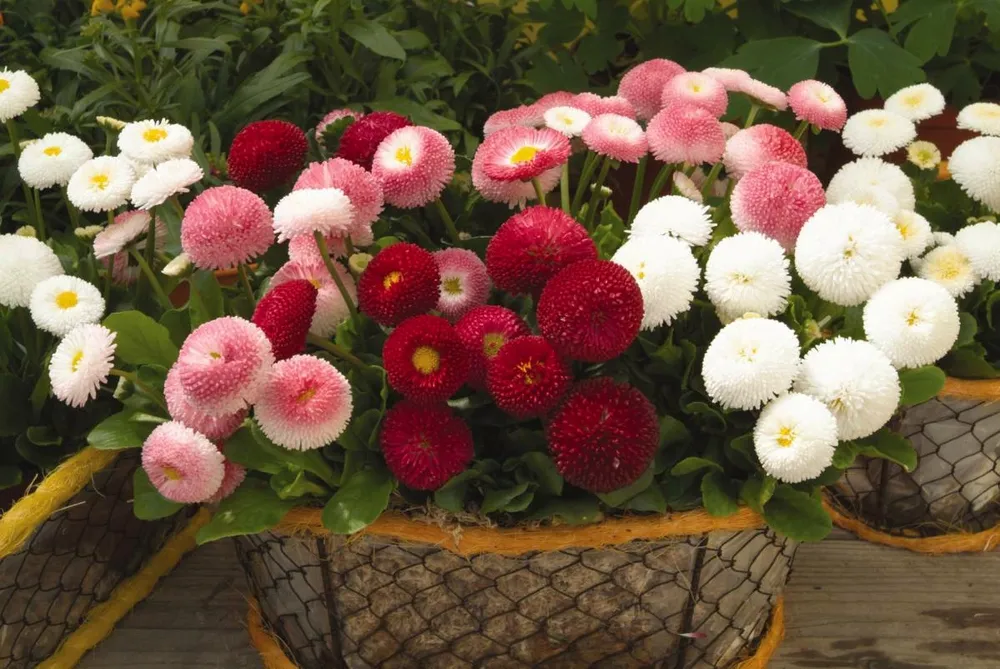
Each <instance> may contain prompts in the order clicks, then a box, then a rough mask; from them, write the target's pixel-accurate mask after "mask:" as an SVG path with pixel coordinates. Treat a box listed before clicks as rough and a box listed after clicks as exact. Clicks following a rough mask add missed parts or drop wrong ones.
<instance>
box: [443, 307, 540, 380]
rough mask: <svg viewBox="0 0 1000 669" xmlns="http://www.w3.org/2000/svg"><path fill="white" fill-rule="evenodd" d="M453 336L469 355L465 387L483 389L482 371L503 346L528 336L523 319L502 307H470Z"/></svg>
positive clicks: (528, 331) (456, 326) (484, 370)
mask: <svg viewBox="0 0 1000 669" xmlns="http://www.w3.org/2000/svg"><path fill="white" fill-rule="evenodd" d="M455 333H456V334H458V338H459V339H461V340H462V345H463V346H465V350H466V351H467V352H468V353H469V364H470V368H469V379H468V380H469V385H470V386H472V387H473V388H476V389H477V390H482V389H483V388H485V387H486V370H487V368H488V366H489V362H490V361H491V360H492V359H493V358H495V357H496V356H497V353H499V352H500V349H501V348H503V347H504V346H505V345H506V344H507V342H509V341H511V340H514V339H517V338H518V337H527V336H528V335H530V334H531V330H529V329H528V326H527V324H526V323H525V322H524V319H523V318H521V317H520V316H518V315H517V314H516V313H515V312H513V311H511V310H510V309H507V308H506V307H498V306H495V305H492V304H486V305H483V306H481V307H473V308H472V309H470V310H469V311H468V312H466V314H465V315H464V316H462V318H460V319H459V321H458V323H456V324H455Z"/></svg>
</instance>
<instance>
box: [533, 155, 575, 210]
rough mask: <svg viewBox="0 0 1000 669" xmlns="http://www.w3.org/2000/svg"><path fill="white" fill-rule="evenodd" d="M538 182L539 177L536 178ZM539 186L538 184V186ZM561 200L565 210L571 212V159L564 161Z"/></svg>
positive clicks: (560, 187)
mask: <svg viewBox="0 0 1000 669" xmlns="http://www.w3.org/2000/svg"><path fill="white" fill-rule="evenodd" d="M535 181H536V182H537V179H536V180H535ZM536 188H537V186H536ZM559 201H560V204H561V205H562V208H563V211H565V212H566V213H567V214H568V213H569V211H570V209H569V205H570V202H569V161H568V160H567V161H566V162H565V163H563V167H562V176H561V177H560V178H559Z"/></svg>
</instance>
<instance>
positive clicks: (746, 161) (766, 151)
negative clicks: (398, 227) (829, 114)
mask: <svg viewBox="0 0 1000 669" xmlns="http://www.w3.org/2000/svg"><path fill="white" fill-rule="evenodd" d="M722 160H723V162H724V163H725V165H726V174H728V175H730V178H733V179H742V178H743V175H744V174H746V173H747V172H749V171H750V170H752V169H754V168H755V167H760V166H761V165H763V164H764V163H769V162H772V161H778V162H782V163H791V164H792V165H797V166H799V167H805V166H806V151H805V149H803V148H802V145H801V144H800V143H799V140H797V139H795V138H794V137H792V136H791V134H789V133H788V131H787V130H782V129H781V128H779V127H777V126H774V125H769V124H767V123H760V124H758V125H753V126H750V127H749V128H744V129H743V130H740V131H739V132H738V133H736V134H735V135H733V136H732V137H730V138H729V141H727V142H726V152H725V155H724V156H723V157H722Z"/></svg>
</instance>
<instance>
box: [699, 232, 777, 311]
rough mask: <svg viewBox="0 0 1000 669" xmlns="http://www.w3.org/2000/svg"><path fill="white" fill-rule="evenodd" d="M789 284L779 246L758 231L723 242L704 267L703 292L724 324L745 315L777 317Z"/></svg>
mask: <svg viewBox="0 0 1000 669" xmlns="http://www.w3.org/2000/svg"><path fill="white" fill-rule="evenodd" d="M791 285H792V278H791V276H790V275H789V273H788V258H787V257H786V256H785V251H784V249H782V247H781V244H779V243H778V242H777V241H775V240H773V239H771V238H770V237H768V236H766V235H762V234H761V233H759V232H741V233H739V234H737V235H733V236H732V237H727V238H725V239H723V240H722V241H720V242H719V243H718V244H717V245H716V246H715V248H714V249H712V254H711V255H710V256H709V257H708V263H707V264H706V265H705V292H706V293H708V299H709V300H711V301H712V304H714V305H715V309H716V311H718V313H719V318H720V319H721V320H722V322H724V323H726V322H729V321H731V320H733V319H736V318H739V317H740V316H742V315H743V314H745V313H756V314H760V315H761V316H776V315H777V314H780V313H781V312H783V311H784V310H785V305H786V304H787V299H788V295H789V294H790V293H791V292H792V287H791Z"/></svg>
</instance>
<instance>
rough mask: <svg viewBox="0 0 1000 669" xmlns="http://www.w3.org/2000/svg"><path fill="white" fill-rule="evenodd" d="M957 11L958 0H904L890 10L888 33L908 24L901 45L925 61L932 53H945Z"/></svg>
mask: <svg viewBox="0 0 1000 669" xmlns="http://www.w3.org/2000/svg"><path fill="white" fill-rule="evenodd" d="M957 14H958V3H955V2H953V1H952V0H907V1H906V2H904V3H901V4H900V6H899V7H898V8H897V9H896V11H895V12H893V13H892V17H891V18H892V34H893V35H894V36H898V35H899V33H901V32H902V31H904V30H906V28H907V27H909V32H908V33H907V35H906V41H905V42H904V46H905V47H906V50H907V51H909V52H910V53H912V54H913V55H914V56H916V57H917V58H919V59H920V62H922V63H926V62H927V61H929V60H930V59H931V58H933V57H934V55H935V54H937V55H939V56H946V55H948V51H949V50H950V48H951V40H952V37H953V36H954V33H955V18H956V16H957Z"/></svg>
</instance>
